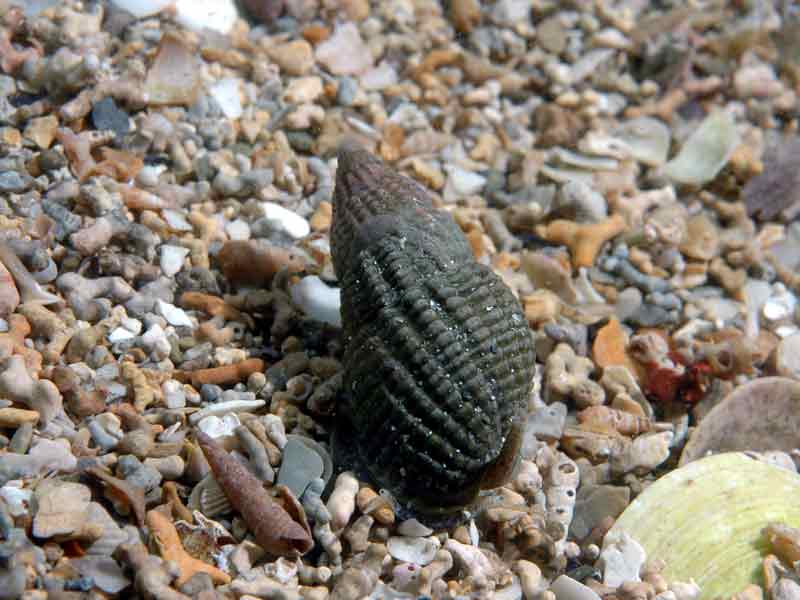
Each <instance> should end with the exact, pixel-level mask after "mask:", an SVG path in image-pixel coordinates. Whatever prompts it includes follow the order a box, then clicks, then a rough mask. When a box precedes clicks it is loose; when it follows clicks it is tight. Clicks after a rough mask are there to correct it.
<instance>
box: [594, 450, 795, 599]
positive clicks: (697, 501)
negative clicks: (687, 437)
mask: <svg viewBox="0 0 800 600" xmlns="http://www.w3.org/2000/svg"><path fill="white" fill-rule="evenodd" d="M798 498H800V475H798V474H796V473H793V472H791V471H788V470H786V469H781V468H778V467H774V466H771V465H768V464H766V463H763V462H759V461H757V460H755V459H752V458H750V457H748V456H747V455H745V454H743V453H741V452H727V453H724V454H717V455H715V456H709V457H707V458H702V459H700V460H696V461H693V462H690V463H689V464H687V465H685V466H683V467H681V468H680V469H677V470H675V471H672V472H670V473H668V474H667V475H664V476H663V477H661V478H660V479H659V480H657V481H656V482H655V483H653V484H652V485H651V486H650V487H648V488H647V489H646V490H645V491H644V492H642V494H641V495H640V496H639V497H637V498H636V499H635V500H634V501H633V502H632V503H631V504H630V505H629V506H628V508H626V509H625V511H624V512H623V513H622V514H621V515H620V517H619V519H617V522H616V523H615V524H614V527H612V528H611V530H610V531H609V533H608V535H607V536H606V539H605V542H604V543H605V545H608V544H609V543H612V542H614V541H616V540H618V539H619V538H620V537H621V535H622V532H626V533H627V534H628V535H630V536H631V537H633V538H634V539H635V540H636V541H638V542H639V543H640V544H641V545H642V546H643V547H644V548H645V550H646V551H647V557H648V559H653V558H661V559H663V560H664V561H665V562H666V564H667V566H666V569H665V571H664V573H663V574H664V576H665V577H666V578H667V580H669V581H684V582H688V581H689V580H690V579H694V580H695V582H696V583H697V584H698V585H699V586H700V587H701V588H702V594H701V596H700V598H701V600H704V599H711V598H715V597H717V596H722V597H729V596H731V595H732V594H735V593H737V592H740V591H741V590H742V588H744V587H745V586H746V585H748V584H750V583H756V584H762V583H763V581H762V580H761V561H762V559H763V558H764V556H766V555H767V554H768V550H767V544H766V539H765V538H764V536H763V535H762V533H761V530H762V529H763V528H764V527H766V526H767V525H768V524H770V523H774V522H782V523H785V524H787V525H789V526H792V527H800V503H799V502H798Z"/></svg>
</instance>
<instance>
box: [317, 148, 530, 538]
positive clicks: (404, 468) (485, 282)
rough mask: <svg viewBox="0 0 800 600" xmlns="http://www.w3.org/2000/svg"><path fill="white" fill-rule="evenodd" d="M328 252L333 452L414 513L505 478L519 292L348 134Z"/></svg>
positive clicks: (522, 381)
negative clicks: (334, 339)
mask: <svg viewBox="0 0 800 600" xmlns="http://www.w3.org/2000/svg"><path fill="white" fill-rule="evenodd" d="M338 163H339V165H338V171H337V174H336V187H335V190H334V201H333V222H332V225H331V254H332V257H333V265H334V269H335V272H336V276H337V278H338V279H339V283H340V286H341V302H342V305H341V314H342V323H343V330H344V340H345V341H344V343H345V353H344V373H345V374H344V393H343V397H342V398H341V399H340V402H339V405H338V407H337V416H336V427H335V434H334V439H333V453H334V461H335V462H336V463H337V465H342V464H345V465H347V467H348V468H353V469H355V470H356V471H357V472H358V473H359V474H360V475H362V476H365V477H366V478H367V479H369V480H371V481H372V482H373V483H374V484H375V485H376V486H378V487H381V488H385V489H387V490H388V491H390V492H391V494H392V495H393V496H394V497H395V498H396V499H397V500H398V501H399V503H400V505H401V506H403V507H405V508H406V509H408V512H409V513H410V514H412V515H414V516H417V517H418V518H421V519H422V520H425V521H427V522H428V523H433V522H436V521H437V520H439V521H441V520H443V519H448V518H452V515H455V514H458V513H460V511H461V509H462V508H463V507H465V506H468V505H469V504H470V502H472V501H473V500H474V499H475V498H476V496H477V494H478V492H479V491H480V489H484V488H491V487H497V486H498V485H500V484H502V483H503V482H504V480H505V479H507V478H508V476H509V474H510V470H511V466H512V465H513V463H514V457H515V456H516V455H517V453H518V450H519V445H520V440H521V437H522V436H521V428H522V426H523V424H524V415H525V412H526V409H527V403H528V395H529V392H530V389H531V383H532V380H533V371H534V358H535V355H534V348H533V340H532V338H531V333H530V330H529V329H528V325H527V322H526V320H525V317H524V315H523V312H522V309H521V308H520V305H519V302H518V301H517V299H516V298H515V297H514V295H513V294H512V293H511V291H510V290H509V289H508V288H507V287H506V286H505V284H504V283H503V282H502V281H501V280H500V278H499V277H497V275H495V274H494V273H493V272H492V270H491V269H490V268H488V267H486V266H484V265H481V264H478V263H477V262H476V261H475V259H474V257H473V255H472V251H471V249H470V246H469V243H468V242H467V239H466V238H465V236H464V235H463V233H462V232H461V230H460V229H459V227H458V225H457V224H456V223H455V221H454V220H453V218H452V217H451V216H450V215H449V214H447V213H446V212H443V211H439V210H436V209H434V207H433V203H432V200H431V197H430V196H429V195H428V193H427V192H426V191H425V190H424V189H423V188H422V187H421V186H420V185H418V184H417V183H416V182H414V181H413V180H411V179H409V178H408V177H405V176H403V175H400V174H399V173H397V172H395V171H394V170H392V169H391V168H390V167H389V166H387V165H386V164H385V163H384V162H382V161H381V160H380V159H378V158H377V157H375V156H373V155H371V154H370V153H369V152H367V151H366V150H364V149H361V148H359V147H357V146H354V145H353V144H352V143H349V144H343V146H342V147H341V148H340V149H339V154H338Z"/></svg>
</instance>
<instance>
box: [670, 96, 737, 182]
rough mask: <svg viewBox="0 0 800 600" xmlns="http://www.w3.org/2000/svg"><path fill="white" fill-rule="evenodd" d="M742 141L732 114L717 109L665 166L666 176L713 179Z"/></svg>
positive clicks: (697, 179) (698, 179) (699, 179)
mask: <svg viewBox="0 0 800 600" xmlns="http://www.w3.org/2000/svg"><path fill="white" fill-rule="evenodd" d="M740 141H741V139H740V137H739V132H738V131H737V130H736V124H735V123H734V121H733V116H732V115H731V114H730V113H729V112H726V111H723V110H717V111H714V112H712V113H711V114H710V115H708V116H707V117H706V118H705V120H703V122H702V123H701V124H700V127H698V128H697V129H696V130H695V131H694V133H692V135H691V136H689V139H688V140H686V141H685V142H684V144H683V147H682V148H681V150H680V152H679V153H678V155H677V156H676V157H675V158H673V159H672V160H671V161H669V162H668V163H667V164H666V165H664V173H665V174H666V175H667V177H670V178H671V179H674V180H675V181H677V182H678V183H685V184H690V185H702V184H704V183H706V182H708V181H711V180H712V179H714V177H716V176H717V173H719V172H720V171H721V170H722V167H724V166H725V163H727V162H728V159H729V158H730V157H731V155H732V154H733V151H734V150H735V149H736V147H737V146H738V145H739V142H740Z"/></svg>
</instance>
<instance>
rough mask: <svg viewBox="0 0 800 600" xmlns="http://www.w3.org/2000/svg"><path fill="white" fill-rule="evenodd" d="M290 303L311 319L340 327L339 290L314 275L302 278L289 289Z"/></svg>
mask: <svg viewBox="0 0 800 600" xmlns="http://www.w3.org/2000/svg"><path fill="white" fill-rule="evenodd" d="M289 293H290V294H291V296H292V301H293V302H294V303H295V304H296V305H297V307H298V308H300V310H302V311H303V312H304V313H306V314H307V315H308V316H309V317H311V318H312V319H316V320H317V321H321V322H323V323H328V324H329V325H333V326H334V327H341V326H342V315H341V313H340V312H339V310H340V308H341V306H342V300H341V296H340V293H339V288H335V287H330V286H328V285H327V284H326V283H325V282H324V281H322V280H321V279H320V278H319V277H317V276H316V275H310V276H308V277H304V278H303V279H301V280H300V282H299V283H296V284H295V285H293V286H292V287H291V288H290V289H289Z"/></svg>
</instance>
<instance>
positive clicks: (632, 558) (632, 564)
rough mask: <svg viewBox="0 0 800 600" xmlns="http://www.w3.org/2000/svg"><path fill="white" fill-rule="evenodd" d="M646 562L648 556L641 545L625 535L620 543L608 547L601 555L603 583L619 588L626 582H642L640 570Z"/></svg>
mask: <svg viewBox="0 0 800 600" xmlns="http://www.w3.org/2000/svg"><path fill="white" fill-rule="evenodd" d="M645 560H647V554H646V553H645V551H644V548H642V546H641V544H639V542H637V541H636V540H635V539H633V538H632V537H631V536H629V535H628V534H627V533H623V534H622V536H621V537H620V539H619V540H618V541H616V542H614V543H613V544H609V545H608V546H606V547H605V548H604V549H603V552H602V553H601V554H600V561H599V564H600V565H601V568H602V569H603V583H604V584H606V585H609V586H611V587H617V586H620V585H622V584H623V583H625V582H626V581H641V579H639V570H640V569H641V568H642V565H644V562H645Z"/></svg>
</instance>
